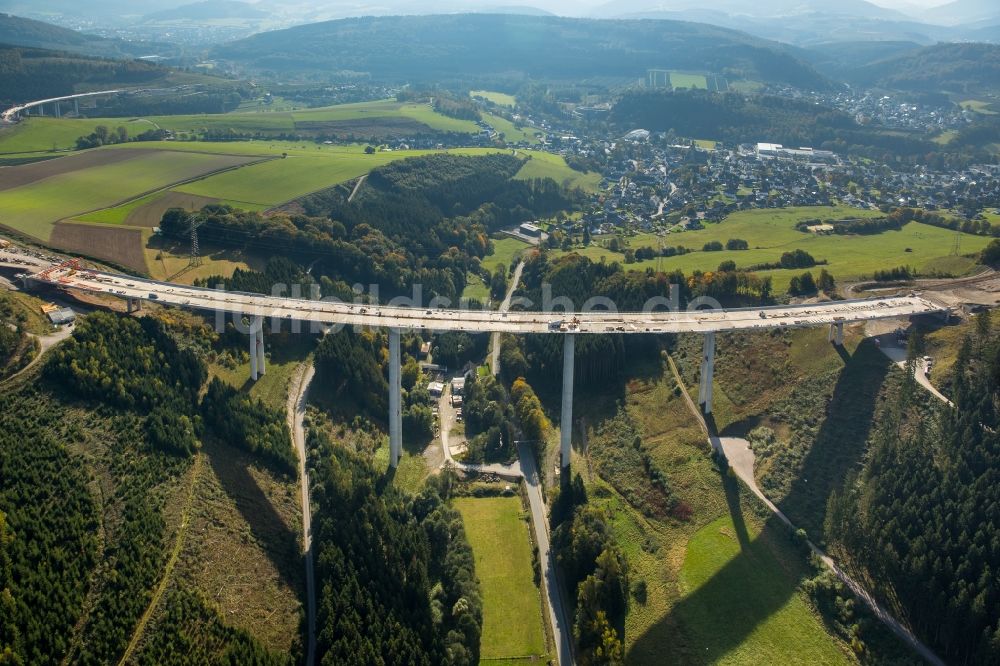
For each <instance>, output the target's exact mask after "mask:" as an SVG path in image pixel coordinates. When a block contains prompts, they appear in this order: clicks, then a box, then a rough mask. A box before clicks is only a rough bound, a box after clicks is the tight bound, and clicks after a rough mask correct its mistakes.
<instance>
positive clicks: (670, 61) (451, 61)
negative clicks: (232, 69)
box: [215, 14, 829, 89]
mask: <svg viewBox="0 0 1000 666" xmlns="http://www.w3.org/2000/svg"><path fill="white" fill-rule="evenodd" d="M215 55H216V56H217V57H219V58H224V59H227V60H232V61H237V62H240V63H242V64H244V65H246V66H250V67H253V68H256V69H260V70H271V71H280V72H288V71H298V72H301V71H302V70H303V69H309V70H322V71H337V70H349V71H354V72H367V73H368V74H370V75H371V76H373V77H376V78H381V79H385V80H398V81H414V80H416V81H434V80H437V81H441V80H454V79H483V78H487V77H501V78H510V79H516V80H521V79H523V77H524V76H526V75H527V76H532V77H538V78H542V79H562V80H574V81H577V80H580V79H586V78H590V77H601V76H613V77H625V78H628V79H635V78H637V77H642V76H644V75H645V72H646V70H647V69H648V68H651V67H662V68H676V69H691V70H697V71H704V70H708V71H711V72H718V73H719V74H724V75H726V76H729V77H732V78H748V79H755V80H761V81H771V82H776V83H779V82H780V83H787V84H791V85H796V86H801V87H804V88H812V89H817V88H825V87H827V86H828V85H829V82H828V81H827V80H826V79H824V78H823V77H822V76H820V75H819V74H818V73H817V72H816V71H815V70H814V69H812V67H810V66H809V65H807V64H805V63H804V62H802V61H801V60H799V59H798V58H797V57H796V56H795V55H793V54H792V50H791V49H790V48H789V47H786V46H783V45H781V44H778V43H777V42H770V41H767V40H762V39H758V38H755V37H751V36H749V35H747V34H745V33H741V32H737V31H734V30H727V29H724V28H717V27H714V26H710V25H705V24H699V23H684V22H680V21H595V20H587V19H569V18H559V17H552V16H517V15H508V14H503V15H501V14H497V15H489V14H457V15H447V16H443V15H442V16H394V17H376V18H360V19H344V20H339V21H329V22H325V23H315V24H312V25H304V26H299V27H295V28H289V29H287V30H279V31H275V32H267V33H262V34H259V35H254V36H253V37H249V38H247V39H244V40H240V41H237V42H233V43H230V44H225V45H223V46H220V47H218V48H217V49H216V50H215Z"/></svg>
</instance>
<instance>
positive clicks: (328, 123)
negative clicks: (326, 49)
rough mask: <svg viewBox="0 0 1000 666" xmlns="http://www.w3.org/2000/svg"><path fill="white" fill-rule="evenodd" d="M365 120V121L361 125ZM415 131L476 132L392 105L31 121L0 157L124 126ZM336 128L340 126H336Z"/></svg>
mask: <svg viewBox="0 0 1000 666" xmlns="http://www.w3.org/2000/svg"><path fill="white" fill-rule="evenodd" d="M359 121H364V122H359ZM391 121H395V122H396V125H394V126H399V127H402V128H408V129H410V130H414V131H427V130H435V131H440V132H462V133H473V134H474V133H477V132H478V131H479V127H478V126H476V124H475V123H473V122H471V121H468V120H458V119H455V118H450V117H448V116H445V115H442V114H440V113H437V112H436V111H434V110H433V109H432V108H431V107H430V106H429V105H427V104H412V103H408V104H403V103H399V102H395V101H392V100H386V101H381V102H361V103H357V104H342V105H338V106H331V107H320V108H315V109H302V110H297V111H291V112H260V111H245V110H237V111H234V112H232V113H223V114H196V115H176V116H149V117H147V118H131V119H129V118H73V119H70V118H65V119H64V118H44V117H34V118H29V119H27V120H25V121H23V122H21V123H18V124H17V125H16V126H15V127H13V128H10V129H5V130H2V131H0V155H3V154H16V153H35V152H45V151H60V150H71V149H72V148H73V147H74V146H75V145H76V140H77V139H78V138H79V137H81V136H86V135H87V134H90V133H91V132H93V131H94V128H95V127H97V126H98V125H104V126H106V127H108V128H111V129H114V128H116V127H125V129H127V130H128V133H129V136H136V135H138V134H141V133H142V132H145V131H147V130H150V129H158V128H159V129H167V130H171V131H173V132H175V133H177V134H178V135H179V136H180V137H182V138H183V137H184V136H185V135H187V134H191V133H198V132H202V131H205V130H233V131H236V132H244V133H257V132H259V133H263V134H269V133H272V134H281V133H292V132H295V131H302V132H308V131H316V132H319V133H324V132H326V133H333V132H334V131H336V130H338V128H339V129H341V130H352V131H353V132H354V133H356V134H358V135H364V134H365V132H367V134H368V135H371V134H373V133H377V132H378V130H379V125H380V123H390V122H391ZM338 124H339V125H338Z"/></svg>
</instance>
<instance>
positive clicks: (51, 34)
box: [0, 14, 172, 58]
mask: <svg viewBox="0 0 1000 666" xmlns="http://www.w3.org/2000/svg"><path fill="white" fill-rule="evenodd" d="M0 44H5V45H9V46H27V47H35V48H41V49H49V50H53V51H69V52H71V53H80V54H83V55H88V56H98V57H102V58H133V57H137V56H143V55H150V54H152V53H159V54H161V55H162V54H163V53H164V52H165V51H166V52H170V51H172V47H168V46H165V45H163V44H149V43H144V42H126V41H124V40H119V39H105V38H104V37H99V36H97V35H88V34H86V33H83V32H77V31H75V30H69V29H67V28H61V27H59V26H57V25H52V24H51V23H44V22H42V21H33V20H32V19H26V18H22V17H20V16H14V15H12V14H0Z"/></svg>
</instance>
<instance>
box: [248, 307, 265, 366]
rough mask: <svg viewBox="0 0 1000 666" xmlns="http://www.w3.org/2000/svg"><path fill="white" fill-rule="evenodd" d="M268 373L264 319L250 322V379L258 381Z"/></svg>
mask: <svg viewBox="0 0 1000 666" xmlns="http://www.w3.org/2000/svg"><path fill="white" fill-rule="evenodd" d="M265 373H266V368H265V366H264V320H263V319H259V320H258V321H257V322H256V323H254V322H251V323H250V379H252V380H253V381H257V379H258V377H263V376H264V374H265Z"/></svg>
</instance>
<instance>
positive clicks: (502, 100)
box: [469, 90, 517, 107]
mask: <svg viewBox="0 0 1000 666" xmlns="http://www.w3.org/2000/svg"><path fill="white" fill-rule="evenodd" d="M469 95H470V96H471V97H482V98H483V99H486V100H489V101H491V102H493V103H494V104H496V105H497V106H509V107H513V106H514V105H515V104H516V103H517V100H516V99H514V96H513V95H508V94H507V93H502V92H496V91H493V90H470V91H469Z"/></svg>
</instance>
